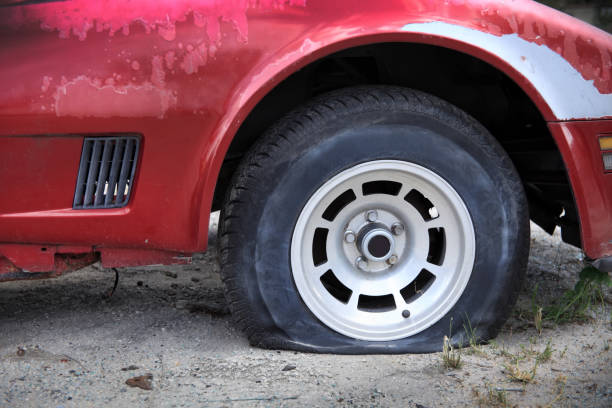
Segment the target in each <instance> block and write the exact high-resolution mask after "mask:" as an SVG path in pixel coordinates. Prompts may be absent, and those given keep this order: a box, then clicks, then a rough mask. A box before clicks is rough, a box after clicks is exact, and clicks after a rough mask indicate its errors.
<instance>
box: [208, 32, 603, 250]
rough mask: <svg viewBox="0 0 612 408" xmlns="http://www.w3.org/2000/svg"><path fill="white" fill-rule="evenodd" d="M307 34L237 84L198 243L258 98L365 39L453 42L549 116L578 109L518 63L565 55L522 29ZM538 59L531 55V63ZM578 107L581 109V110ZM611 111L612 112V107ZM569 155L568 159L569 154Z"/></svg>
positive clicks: (217, 138)
mask: <svg viewBox="0 0 612 408" xmlns="http://www.w3.org/2000/svg"><path fill="white" fill-rule="evenodd" d="M307 34H308V33H307ZM307 34H305V35H303V36H302V37H301V38H300V39H299V40H297V41H295V42H294V43H292V45H291V46H290V48H285V49H282V50H279V51H278V52H277V53H275V54H274V55H272V56H271V57H269V58H266V59H263V60H262V61H261V62H260V63H258V64H257V65H256V66H254V67H253V69H252V70H251V74H250V75H248V76H247V77H245V78H243V80H242V81H241V82H240V84H239V85H238V86H237V87H236V89H235V92H234V94H233V96H232V98H231V101H230V102H229V103H228V104H227V110H226V114H225V116H224V117H223V118H222V119H221V120H220V123H219V125H218V126H217V128H216V131H215V133H214V134H213V135H212V137H211V138H210V139H209V140H208V142H207V146H206V148H205V149H202V150H201V151H202V152H204V153H203V157H202V159H201V163H203V164H204V166H203V168H202V169H201V171H202V177H201V179H200V180H201V181H200V185H199V190H198V192H199V197H203V199H202V200H201V203H200V207H199V208H200V212H199V222H198V225H197V228H198V230H199V233H198V234H197V237H198V242H197V247H198V248H202V249H204V248H206V245H207V238H208V237H207V234H206V233H205V232H206V231H207V230H208V220H209V214H210V211H211V208H212V200H213V196H214V191H215V187H216V183H217V179H218V176H219V173H220V170H221V166H222V164H223V160H224V158H225V156H226V154H227V152H228V150H229V147H230V144H231V142H232V140H233V139H234V136H235V135H236V133H237V132H238V130H239V128H240V125H241V124H242V123H243V122H244V120H245V119H246V118H247V117H248V115H249V114H250V113H251V111H252V110H253V109H254V108H255V107H256V106H257V104H258V103H259V102H260V101H261V100H262V99H263V98H264V97H265V96H266V95H267V94H268V93H269V92H271V91H272V90H273V89H274V88H275V87H276V86H278V85H280V84H281V83H282V82H283V81H284V80H286V79H287V78H288V77H289V76H290V75H292V74H293V73H295V72H297V71H299V70H300V69H302V68H304V67H306V66H308V65H309V64H312V63H315V62H316V61H318V60H320V59H322V58H324V57H326V56H329V55H331V54H333V53H335V52H339V51H344V50H348V49H351V48H354V47H358V46H363V45H373V44H377V43H389V42H398V43H416V44H426V45H432V46H439V47H444V48H449V49H452V50H455V51H459V52H461V53H464V54H467V55H470V56H472V57H475V58H477V59H479V60H481V61H483V62H485V63H487V64H488V65H491V66H493V67H495V68H496V69H498V70H499V71H501V72H503V73H504V74H506V75H507V76H508V77H510V78H511V79H512V80H513V81H514V82H515V83H516V84H517V85H518V86H519V87H520V88H521V89H522V90H523V91H524V92H525V93H526V95H527V96H528V97H529V98H530V99H531V100H532V102H533V103H534V104H535V106H536V107H537V108H538V110H539V111H540V113H541V115H542V116H543V118H544V119H545V120H546V121H549V122H554V121H559V120H562V119H568V118H564V117H563V116H564V115H567V114H568V112H572V108H569V107H564V106H562V105H560V104H559V103H560V102H559V101H560V99H559V98H554V97H551V92H550V88H551V86H552V85H551V83H550V79H546V78H543V79H542V80H537V81H535V82H534V78H535V76H534V75H535V74H534V72H532V71H530V69H526V68H525V67H520V66H517V63H516V56H517V55H518V58H519V61H523V59H522V58H521V56H523V55H522V51H524V50H525V49H529V50H530V51H531V53H532V54H538V51H541V52H542V53H543V54H542V55H544V57H542V58H546V56H550V54H554V55H555V56H556V58H557V59H561V60H562V61H565V60H564V59H563V58H562V57H561V56H559V55H558V54H556V53H555V52H553V51H552V50H550V49H548V48H546V47H544V46H538V45H537V44H535V43H530V42H528V41H526V40H523V39H521V38H519V37H518V36H516V35H504V36H496V35H493V34H490V33H486V32H481V31H478V30H474V29H469V28H466V27H463V26H458V25H455V24H449V23H444V22H430V23H414V24H405V25H403V26H401V27H398V28H396V29H394V30H392V31H390V30H389V29H388V27H387V28H385V29H382V28H381V29H379V30H374V31H372V32H366V33H364V32H361V33H359V34H355V35H353V36H350V37H347V38H343V39H340V40H336V38H335V37H334V39H333V40H327V41H326V40H325V37H324V35H323V34H319V35H320V36H321V38H320V39H319V38H316V37H314V36H310V37H309V36H308V35H307ZM467 34H469V35H467ZM496 38H497V39H499V40H498V41H502V42H508V44H511V45H512V49H511V50H506V51H504V52H502V53H499V52H496V51H495V50H493V49H491V48H492V47H491V46H486V45H483V39H491V40H495V39H496ZM533 47H536V48H533ZM543 50H544V51H543ZM500 54H501V55H500ZM506 54H511V55H512V57H511V58H509V60H505V59H504V56H505V55H506ZM532 54H529V55H532ZM536 62H537V61H534V62H531V61H530V64H533V63H536ZM565 64H567V67H569V69H571V71H569V70H564V72H569V74H568V75H570V76H573V77H578V79H576V78H575V79H576V80H580V81H582V82H584V83H586V84H590V86H591V87H592V90H593V92H594V93H595V94H598V95H602V97H603V98H606V99H610V104H609V105H610V106H612V94H607V95H604V94H599V92H598V91H597V89H596V88H595V87H594V85H593V81H586V80H584V79H583V78H582V77H581V76H580V73H579V72H578V71H576V70H575V69H574V68H573V67H572V66H571V65H570V64H569V62H567V61H565ZM572 71H573V72H572ZM593 92H592V93H593ZM545 96H547V97H548V99H546V98H545ZM551 98H552V99H551ZM561 102H562V101H561ZM578 105H579V104H578ZM574 112H575V113H579V111H577V110H576V111H574ZM570 116H572V118H578V117H579V116H580V115H579V114H578V115H577V116H576V115H573V114H570ZM608 116H610V117H612V112H610V113H609V114H608ZM582 119H584V118H582ZM564 161H566V158H565V157H564Z"/></svg>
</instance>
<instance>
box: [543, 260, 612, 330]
mask: <svg viewBox="0 0 612 408" xmlns="http://www.w3.org/2000/svg"><path fill="white" fill-rule="evenodd" d="M579 277H580V279H579V280H578V282H577V283H576V285H575V286H574V288H573V289H570V290H567V291H565V293H564V294H563V296H561V298H560V299H559V300H558V301H557V302H555V303H553V304H552V305H549V306H546V307H544V308H543V311H542V319H544V320H549V321H552V322H554V323H556V324H559V323H567V322H574V321H577V320H584V319H588V318H589V316H588V315H587V312H588V311H589V310H591V309H592V308H593V307H594V306H595V305H597V304H601V305H602V306H603V302H604V300H603V288H604V287H606V286H607V287H612V279H610V277H609V276H608V274H607V273H605V272H602V271H600V270H599V269H597V268H595V267H593V266H587V267H586V268H584V269H583V270H582V271H581V272H580V275H579Z"/></svg>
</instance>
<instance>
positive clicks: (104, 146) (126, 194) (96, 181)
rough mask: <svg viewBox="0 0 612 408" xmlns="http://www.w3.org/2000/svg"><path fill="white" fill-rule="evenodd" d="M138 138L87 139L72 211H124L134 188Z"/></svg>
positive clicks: (84, 142) (138, 146)
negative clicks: (102, 209)
mask: <svg viewBox="0 0 612 408" xmlns="http://www.w3.org/2000/svg"><path fill="white" fill-rule="evenodd" d="M139 148H140V138H139V137H138V136H113V137H86V138H85V140H84V141H83V151H82V153H81V163H80V165H79V176H78V179H77V184H76V191H75V192H74V202H73V204H72V208H73V209H75V210H84V209H92V208H119V207H125V206H126V205H127V203H128V200H129V199H130V194H131V192H132V189H133V188H134V174H135V172H136V162H137V160H138V152H139Z"/></svg>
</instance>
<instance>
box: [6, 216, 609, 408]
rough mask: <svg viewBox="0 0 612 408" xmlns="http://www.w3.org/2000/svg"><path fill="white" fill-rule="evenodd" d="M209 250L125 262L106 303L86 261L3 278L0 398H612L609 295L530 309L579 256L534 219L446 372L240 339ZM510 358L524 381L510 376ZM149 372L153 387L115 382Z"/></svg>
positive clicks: (284, 401)
mask: <svg viewBox="0 0 612 408" xmlns="http://www.w3.org/2000/svg"><path fill="white" fill-rule="evenodd" d="M214 230H215V226H214V225H213V226H212V227H211V234H212V233H214ZM212 254H214V249H213V248H211V251H209V253H208V254H204V255H199V256H197V257H196V258H195V262H194V263H193V264H192V265H189V266H180V267H149V268H131V269H122V270H121V271H120V281H119V286H118V288H117V291H116V292H115V294H114V295H113V296H112V297H111V298H110V299H105V296H104V295H105V294H106V293H108V291H109V290H110V289H111V288H112V286H113V282H114V274H113V273H112V272H111V271H108V270H101V269H100V268H99V267H97V266H95V265H94V266H92V267H88V268H85V269H83V270H81V271H78V272H75V273H72V274H69V275H66V276H64V277H61V278H59V279H55V280H50V281H38V282H9V283H4V284H1V285H0V333H1V334H0V406H2V407H21V406H26V407H28V406H45V407H89V406H113V407H118V406H147V407H148V406H151V407H157V406H160V407H174V406H177V407H179V406H211V407H247V406H248V407H251V406H266V407H267V406H319V407H329V406H400V407H450V406H478V405H483V406H489V405H498V406H503V404H507V406H521V407H523V406H595V407H610V406H612V352H611V351H610V343H612V326H611V316H612V315H611V311H612V307H611V306H610V303H609V301H610V291H609V290H608V292H607V293H606V294H605V296H606V299H607V301H608V303H605V305H604V307H603V309H602V308H601V306H599V307H598V308H596V309H595V310H596V311H595V312H593V313H592V315H593V318H592V319H591V320H590V321H588V322H583V323H568V324H562V325H552V324H549V323H546V322H545V323H544V328H543V331H542V333H541V335H538V332H537V330H536V328H535V326H534V324H533V323H532V322H533V320H532V318H529V317H528V316H529V313H527V311H528V310H531V305H532V304H533V303H534V302H535V303H536V304H538V305H542V306H545V305H546V304H549V303H550V302H553V301H554V299H557V298H559V296H560V295H561V294H562V293H563V292H564V291H565V290H566V289H569V288H572V287H573V285H574V284H575V282H576V281H577V279H578V272H579V271H580V270H581V269H582V265H583V263H582V255H581V253H580V251H578V250H576V249H575V248H573V247H570V246H568V245H565V244H563V243H561V242H560V240H559V237H558V236H554V237H548V236H547V235H546V234H545V233H543V232H542V231H541V230H539V229H538V228H537V227H535V226H533V225H532V249H531V256H530V259H529V271H528V276H527V282H526V285H525V288H524V290H523V293H522V295H521V299H520V301H519V304H518V306H517V308H516V310H515V312H514V314H513V317H512V318H511V319H510V320H509V322H508V323H507V324H506V325H505V327H504V329H503V330H502V333H501V334H500V335H499V336H498V338H497V339H496V340H495V341H494V342H492V343H491V344H489V345H486V346H480V347H479V348H478V349H477V350H474V349H464V350H462V352H461V361H462V363H463V365H462V366H461V368H459V369H446V368H444V366H443V363H442V357H441V353H436V354H425V355H401V356H381V355H372V356H334V355H314V354H302V353H294V352H285V351H270V350H260V349H256V348H253V347H250V346H249V344H248V342H247V341H246V339H245V338H244V336H243V335H242V334H241V333H240V332H239V331H238V330H236V329H235V327H234V325H233V323H232V320H231V317H230V316H229V315H228V313H227V308H226V305H225V301H224V299H223V291H222V287H221V282H220V279H219V275H218V265H217V264H216V262H215V258H214V256H213V255H212ZM536 285H537V287H538V294H537V296H536V297H535V298H534V297H533V296H532V295H533V293H534V288H535V287H536ZM547 345H549V350H552V353H550V354H549V355H548V357H549V359H548V360H547V359H546V358H545V357H542V356H543V355H545V354H546V353H544V354H542V352H543V351H544V350H545V349H546V347H547ZM538 356H540V357H538ZM536 360H539V361H538V364H537V366H536ZM516 362H518V367H519V369H520V370H521V371H522V372H524V373H527V374H529V375H527V377H528V382H527V383H521V382H515V381H513V380H512V379H511V378H510V375H509V374H510V371H511V369H512V367H516V365H515V363H516ZM534 366H536V369H535V371H534ZM148 374H150V375H151V387H152V389H151V390H144V389H140V388H137V387H131V386H128V385H127V384H126V380H128V379H130V378H132V377H136V376H142V375H148ZM530 377H533V378H532V379H530V380H529V378H530ZM145 383H146V381H145ZM145 385H146V384H145Z"/></svg>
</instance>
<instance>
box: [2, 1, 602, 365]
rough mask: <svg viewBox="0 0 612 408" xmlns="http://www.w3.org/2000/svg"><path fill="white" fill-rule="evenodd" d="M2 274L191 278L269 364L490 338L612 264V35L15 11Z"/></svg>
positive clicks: (62, 8) (420, 11)
mask: <svg viewBox="0 0 612 408" xmlns="http://www.w3.org/2000/svg"><path fill="white" fill-rule="evenodd" d="M0 61H1V63H0V191H1V194H0V243H1V244H0V280H12V279H29V278H45V277H54V276H58V275H60V274H62V273H64V272H67V271H69V270H74V269H77V268H80V267H83V266H85V265H88V264H90V263H93V262H96V261H98V260H99V261H100V262H101V264H102V265H103V266H104V267H108V268H112V267H120V266H137V265H145V264H172V263H181V262H188V261H189V256H190V254H192V253H194V252H201V251H205V250H206V247H207V232H208V225H209V215H210V213H211V211H215V210H221V220H220V227H219V255H220V262H221V265H222V274H223V279H224V281H225V284H226V290H227V292H226V293H227V294H226V296H227V300H228V303H229V305H230V308H231V310H232V312H233V314H234V316H235V318H236V321H237V323H238V325H240V327H241V328H242V329H243V330H244V331H245V333H246V334H247V335H248V337H249V339H250V340H251V342H252V343H253V344H255V345H259V346H262V347H274V348H291V349H296V350H307V351H317V352H337V353H400V352H424V351H433V350H439V349H440V347H441V344H442V339H443V338H444V336H445V335H448V336H449V337H450V338H451V341H452V342H454V343H455V344H456V343H459V342H460V341H461V339H462V337H463V336H464V334H463V330H464V329H463V327H464V326H466V325H467V324H468V323H469V324H470V325H471V326H472V327H474V328H475V332H476V335H477V337H478V339H480V340H486V339H489V338H491V337H493V336H495V335H496V333H497V331H498V330H499V328H500V326H501V325H502V323H503V322H504V320H505V319H506V317H507V315H508V314H509V312H510V309H511V308H512V306H513V303H514V301H515V299H516V297H517V293H518V291H519V289H520V287H521V283H522V281H523V276H524V273H525V268H526V263H527V258H528V252H529V219H531V220H533V221H534V222H536V223H537V224H539V225H540V226H542V227H543V228H544V229H545V230H547V231H548V232H552V231H553V230H554V229H555V228H556V227H557V226H559V227H561V231H562V236H563V239H564V240H565V241H567V242H569V243H571V244H574V245H576V246H580V247H582V248H583V250H584V252H585V253H586V255H587V256H588V257H589V258H591V259H592V260H597V262H598V265H599V267H600V268H603V269H607V268H610V266H609V265H610V261H611V260H612V37H611V36H610V35H609V34H607V33H606V32H604V31H601V30H599V29H597V28H594V27H592V26H590V25H588V24H586V23H583V22H580V21H578V20H576V19H574V18H572V17H569V16H567V15H565V14H563V13H561V12H558V11H555V10H553V9H550V8H548V7H546V6H543V5H541V4H538V3H535V2H533V1H527V0H516V1H498V0H460V1H459V0H451V1H437V0H379V1H375V2H371V1H354V0H336V1H329V0H159V1H149V0H132V1H124V0H99V1H93V0H68V1H54V0H40V1H35V0H34V1H30V0H29V1H23V0H0Z"/></svg>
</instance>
